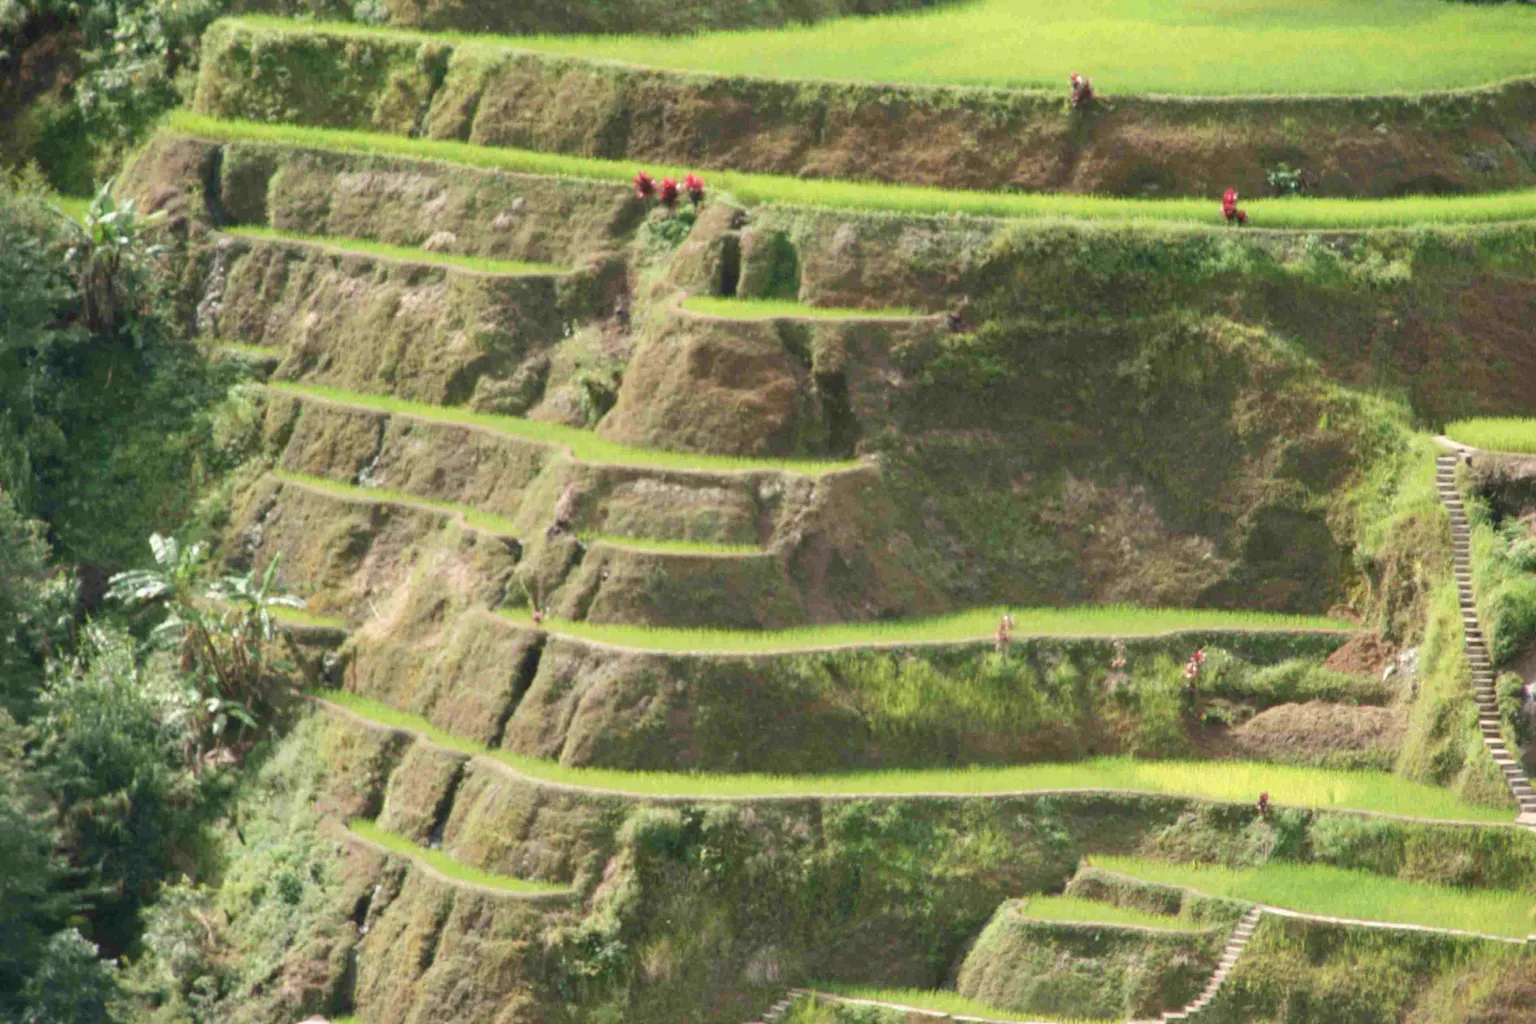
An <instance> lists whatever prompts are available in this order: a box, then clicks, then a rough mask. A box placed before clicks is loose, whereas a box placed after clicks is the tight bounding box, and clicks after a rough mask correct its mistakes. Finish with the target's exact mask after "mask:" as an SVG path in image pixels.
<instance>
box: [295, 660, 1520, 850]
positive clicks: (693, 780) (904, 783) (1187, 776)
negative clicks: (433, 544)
mask: <svg viewBox="0 0 1536 1024" xmlns="http://www.w3.org/2000/svg"><path fill="white" fill-rule="evenodd" d="M316 696H318V697H322V698H324V699H325V700H328V701H331V702H332V703H334V704H337V705H339V706H341V707H344V708H347V709H348V710H350V711H352V712H354V713H356V714H357V715H359V716H361V717H362V718H365V719H367V720H369V721H371V722H373V723H375V724H378V725H382V726H389V727H393V728H399V729H407V730H410V731H412V732H416V733H419V734H421V735H423V736H425V737H427V738H428V739H430V740H431V741H432V742H434V743H437V744H440V745H441V746H444V747H448V748H449V749H452V750H457V751H459V752H460V753H463V754H468V755H470V756H479V757H489V758H493V759H495V760H498V761H500V762H502V763H503V764H505V765H507V766H509V767H511V768H512V769H514V770H515V771H517V772H520V773H521V774H523V775H526V776H528V777H529V778H532V779H539V780H542V781H545V782H550V783H554V784H557V785H567V786H581V787H586V788H590V789H601V790H612V791H615V792H620V793H628V794H633V795H635V796H673V797H693V798H725V799H749V798H753V797H771V796H859V795H876V794H880V795H909V796H920V795H925V794H946V795H956V796H983V795H988V794H1000V793H1019V792H1029V791H1038V790H1076V789H1089V790H1094V789H1114V790H1130V791H1138V792H1146V793H1161V794H1167V795H1178V796H1187V797H1194V798H1200V799H1208V800H1223V801H1231V802H1235V803H1244V804H1246V803H1250V802H1251V801H1252V800H1253V799H1254V797H1255V795H1256V794H1258V793H1261V792H1267V793H1269V794H1270V797H1271V799H1272V800H1273V801H1274V803H1275V804H1276V805H1277V806H1279V805H1295V806H1305V807H1320V808H1333V809H1351V810H1361V811H1375V812H1380V813H1385V814H1399V815H1410V816H1415V817H1422V818H1432V819H1437V820H1448V821H1475V822H1500V823H1507V822H1509V821H1510V819H1511V818H1512V817H1513V813H1514V812H1513V811H1511V810H1504V809H1499V808H1491V807H1481V806H1478V805H1476V804H1469V803H1467V802H1466V801H1464V800H1462V799H1461V798H1459V797H1457V796H1456V795H1454V794H1453V793H1450V792H1448V791H1447V790H1443V789H1436V788H1435V787H1433V786H1426V785H1423V784H1421V783H1417V782H1410V781H1408V780H1407V779H1402V778H1398V777H1397V776H1395V775H1388V774H1386V773H1385V772H1351V771H1330V770H1326V769H1321V768H1297V767H1292V766H1289V765H1274V764H1259V763H1255V762H1247V761H1222V762H1220V764H1214V763H1212V762H1202V761H1134V760H1131V759H1129V758H1097V759H1095V760H1091V761H1075V762H1070V763H1048V764H1031V765H1020V766H1016V767H1007V768H980V767H977V768H960V769H915V770H907V771H883V772H857V773H851V774H846V775H797V776H788V775H714V774H705V773H681V772H641V771H620V770H615V769H607V768H572V767H567V766H565V765H561V764H559V763H557V762H554V761H546V760H541V759H539V758H534V757H526V756H523V755H520V754H514V753H511V752H509V751H506V750H499V749H497V750H492V749H490V748H489V747H486V746H484V745H483V744H480V743H477V742H475V741H473V740H470V739H466V738H465V737H462V736H456V735H454V734H453V733H449V732H445V731H444V730H442V729H440V728H438V727H437V726H435V725H433V724H432V723H431V722H430V721H428V720H427V719H425V718H423V717H422V716H420V715H413V714H411V713H409V712H406V711H400V710H398V709H397V708H394V707H391V706H390V705H388V704H384V703H381V702H379V701H376V700H372V699H370V698H367V697H361V696H358V695H357V694H353V693H348V692H346V691H338V690H325V691H320V692H317V693H316Z"/></svg>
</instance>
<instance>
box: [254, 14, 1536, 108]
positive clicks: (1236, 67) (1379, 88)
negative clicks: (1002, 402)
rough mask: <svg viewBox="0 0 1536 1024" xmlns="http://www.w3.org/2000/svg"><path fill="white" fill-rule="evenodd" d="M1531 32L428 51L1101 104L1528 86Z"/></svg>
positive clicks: (1533, 53) (1345, 19)
mask: <svg viewBox="0 0 1536 1024" xmlns="http://www.w3.org/2000/svg"><path fill="white" fill-rule="evenodd" d="M251 20H253V21H256V20H258V19H251ZM260 21H261V23H262V24H265V25H268V26H270V25H273V24H274V21H275V20H274V19H260ZM290 24H291V23H290ZM325 27H326V30H327V31H333V32H344V33H348V34H364V33H378V32H380V31H381V30H379V29H370V28H365V27H363V26H359V25H330V26H325ZM382 31H389V30H382ZM1533 33H1536V12H1533V11H1531V10H1529V9H1525V8H1523V7H1522V5H1520V4H1515V3H1510V4H1504V5H1502V6H1475V5H1472V4H1460V3H1442V2H1440V0H1197V2H1193V3H1190V2H1184V0H1079V2H1078V3H1073V4H1061V3H1057V2H1054V0H974V2H971V3H964V4H961V3H955V4H949V5H943V6H940V7H939V8H938V9H936V10H932V11H929V12H921V13H915V14H904V15H884V16H880V17H874V18H843V19H837V20H833V21H824V22H820V23H818V24H815V25H810V26H804V25H801V26H793V27H789V28H781V29H773V30H766V31H764V30H757V31H716V32H705V33H700V34H697V35H684V36H669V37H658V36H612V35H610V36H586V37H581V36H558V35H547V36H532V37H507V36H500V37H498V36H464V35H459V36H450V37H438V38H447V39H455V40H457V41H458V42H459V44H460V45H462V46H466V47H498V48H501V47H508V46H512V47H517V48H520V49H529V50H540V51H545V52H549V53H561V54H573V55H578V56H583V57H596V58H600V59H605V60H616V61H623V62H626V63H631V64H641V65H646V66H650V67H663V68H675V69H678V70H685V71H710V72H717V73H721V74H730V75H755V76H762V77H769V78H795V79H807V78H817V79H839V80H844V81H857V82H901V83H921V84H936V85H980V86H1005V87H1024V88H1043V89H1048V90H1051V91H1053V92H1055V93H1058V94H1060V95H1061V96H1062V97H1063V100H1064V99H1065V95H1066V90H1067V76H1069V75H1071V74H1072V73H1073V72H1082V73H1084V74H1087V75H1089V76H1090V77H1091V78H1092V79H1093V81H1094V85H1095V86H1096V87H1097V89H1098V90H1099V92H1100V93H1103V94H1119V95H1126V94H1131V93H1169V94H1175V95H1197V96H1253V95H1268V94H1285V95H1319V94H1355V95H1360V94H1379V93H1389V92H1421V91H1424V90H1427V89H1446V88H1455V87H1462V86H1475V85H1484V84H1487V83H1490V82H1498V81H1503V80H1505V79H1509V78H1513V77H1517V76H1522V75H1527V74H1531V73H1532V72H1536V49H1533V47H1532V46H1531V38H1532V35H1533ZM391 34H394V35H400V36H407V37H415V36H417V35H419V33H411V32H398V31H396V32H392V33H391ZM1175 53H1176V54H1177V55H1178V59H1177V60H1171V59H1170V54H1175Z"/></svg>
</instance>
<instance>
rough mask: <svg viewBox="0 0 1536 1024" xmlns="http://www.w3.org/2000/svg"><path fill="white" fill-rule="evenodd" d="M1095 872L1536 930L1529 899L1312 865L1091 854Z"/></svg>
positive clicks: (1460, 925) (1481, 926)
mask: <svg viewBox="0 0 1536 1024" xmlns="http://www.w3.org/2000/svg"><path fill="white" fill-rule="evenodd" d="M1093 864H1094V866H1095V867H1100V868H1104V869H1106V870H1109V871H1118V872H1119V873H1121V874H1124V875H1131V876H1133V877H1135V878H1140V879H1143V880H1144V881H1148V882H1160V883H1163V884H1165V885H1179V886H1184V887H1186V888H1189V889H1194V890H1197V891H1199V892H1202V893H1205V894H1207V895H1210V896H1226V897H1229V898H1231V899H1239V900H1247V901H1250V902H1253V903H1264V904H1268V905H1270V906H1275V907H1282V908H1284V909H1286V910H1295V911H1299V912H1300V913H1304V914H1319V915H1323V916H1326V917H1344V918H1353V919H1358V920H1362V921H1381V922H1389V923H1396V924H1417V925H1424V926H1426V927H1429V928H1453V929H1457V930H1460V931H1472V932H1483V933H1485V934H1490V935H1507V936H1511V937H1516V938H1524V937H1525V936H1526V935H1528V934H1531V933H1532V932H1533V931H1536V897H1532V896H1531V895H1530V894H1527V893H1518V892H1510V891H1505V890H1499V889H1458V888H1453V887H1451V886H1444V885H1426V884H1424V883H1421V882H1409V881H1404V880H1402V879H1399V878H1393V877H1390V876H1386V875H1375V874H1371V873H1369V872H1365V871H1351V870H1347V869H1344V868H1336V867H1328V866H1325V865H1317V864H1288V863H1281V862H1272V863H1270V864H1266V865H1265V866H1263V867H1258V868H1225V867H1216V866H1211V865H1204V864H1173V863H1167V862H1164V861H1149V860H1141V859H1138V858H1134V857H1111V856H1095V857H1094V858H1093Z"/></svg>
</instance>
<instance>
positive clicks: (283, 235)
mask: <svg viewBox="0 0 1536 1024" xmlns="http://www.w3.org/2000/svg"><path fill="white" fill-rule="evenodd" d="M223 230H224V232H225V234H230V235H238V236H240V237H243V238H260V239H265V240H267V241H272V242H299V243H302V244H304V245H317V246H323V247H325V248H327V249H339V250H341V251H343V252H355V253H360V254H362V255H365V256H381V257H383V258H384V259H388V260H399V261H401V262H405V263H427V264H433V265H437V266H444V267H457V268H458V269H460V270H473V271H475V272H477V273H481V274H501V275H511V276H547V275H550V274H568V273H570V272H571V268H569V267H557V266H555V265H553V264H550V263H523V262H520V261H518V260H499V259H492V258H490V257H487V256H458V255H454V254H453V253H445V252H428V251H427V250H425V249H416V248H411V247H409V246H403V245H385V244H384V243H383V242H374V241H370V240H369V239H366V238H341V237H338V236H335V235H305V234H300V233H299V232H297V231H278V230H277V229H275V228H268V227H256V226H251V225H247V226H244V227H229V228H224V229H223Z"/></svg>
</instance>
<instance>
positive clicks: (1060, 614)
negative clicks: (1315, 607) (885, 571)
mask: <svg viewBox="0 0 1536 1024" xmlns="http://www.w3.org/2000/svg"><path fill="white" fill-rule="evenodd" d="M1005 613H1009V614H1012V615H1013V634H1014V635H1015V636H1115V637H1120V636H1151V635H1156V634H1159V633H1171V632H1182V631H1191V630H1242V631H1247V632H1264V631H1277V630H1284V631H1300V630H1349V629H1352V628H1353V627H1351V626H1350V624H1349V623H1347V622H1340V621H1338V620H1336V619H1329V618H1326V617H1324V616H1321V615H1276V614H1272V613H1270V612H1241V611H1225V610H1220V609H1214V608H1212V609H1202V608H1137V607H1133V606H1130V605H1099V606H1094V607H1077V608H1023V609H1018V608H1013V609H1010V608H1005V607H1003V606H997V607H994V608H978V609H973V610H972V611H967V612H960V613H958V614H955V615H946V616H942V617H939V618H932V619H907V620H900V621H894V622H892V621H885V622H846V623H837V624H835V625H826V626H800V627H795V628H791V629H780V630H737V629H688V628H676V627H664V626H629V625H622V624H617V623H597V622H574V621H571V620H569V619H555V618H546V619H545V620H544V621H543V622H542V623H541V624H540V625H539V627H538V628H540V629H543V630H545V631H546V632H549V633H554V634H556V635H558V636H570V637H576V638H578V639H582V640H591V641H593V642H595V643H602V644H608V645H611V646H614V647H633V648H637V649H640V650H647V651H700V652H710V653H719V654H771V653H782V652H787V651H798V650H815V649H818V648H824V647H862V646H873V645H876V644H884V645H890V646H900V645H902V644H934V643H963V642H966V641H974V640H988V639H991V638H992V637H993V636H994V634H995V632H996V630H997V624H998V621H999V620H1000V619H1001V618H1002V617H1003V615H1004V614H1005ZM502 614H503V615H505V616H506V617H507V618H509V619H511V620H512V621H514V622H516V623H517V624H518V625H521V626H527V627H529V628H533V619H532V617H531V614H530V613H529V612H528V611H525V610H522V609H504V610H503V611H502Z"/></svg>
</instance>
